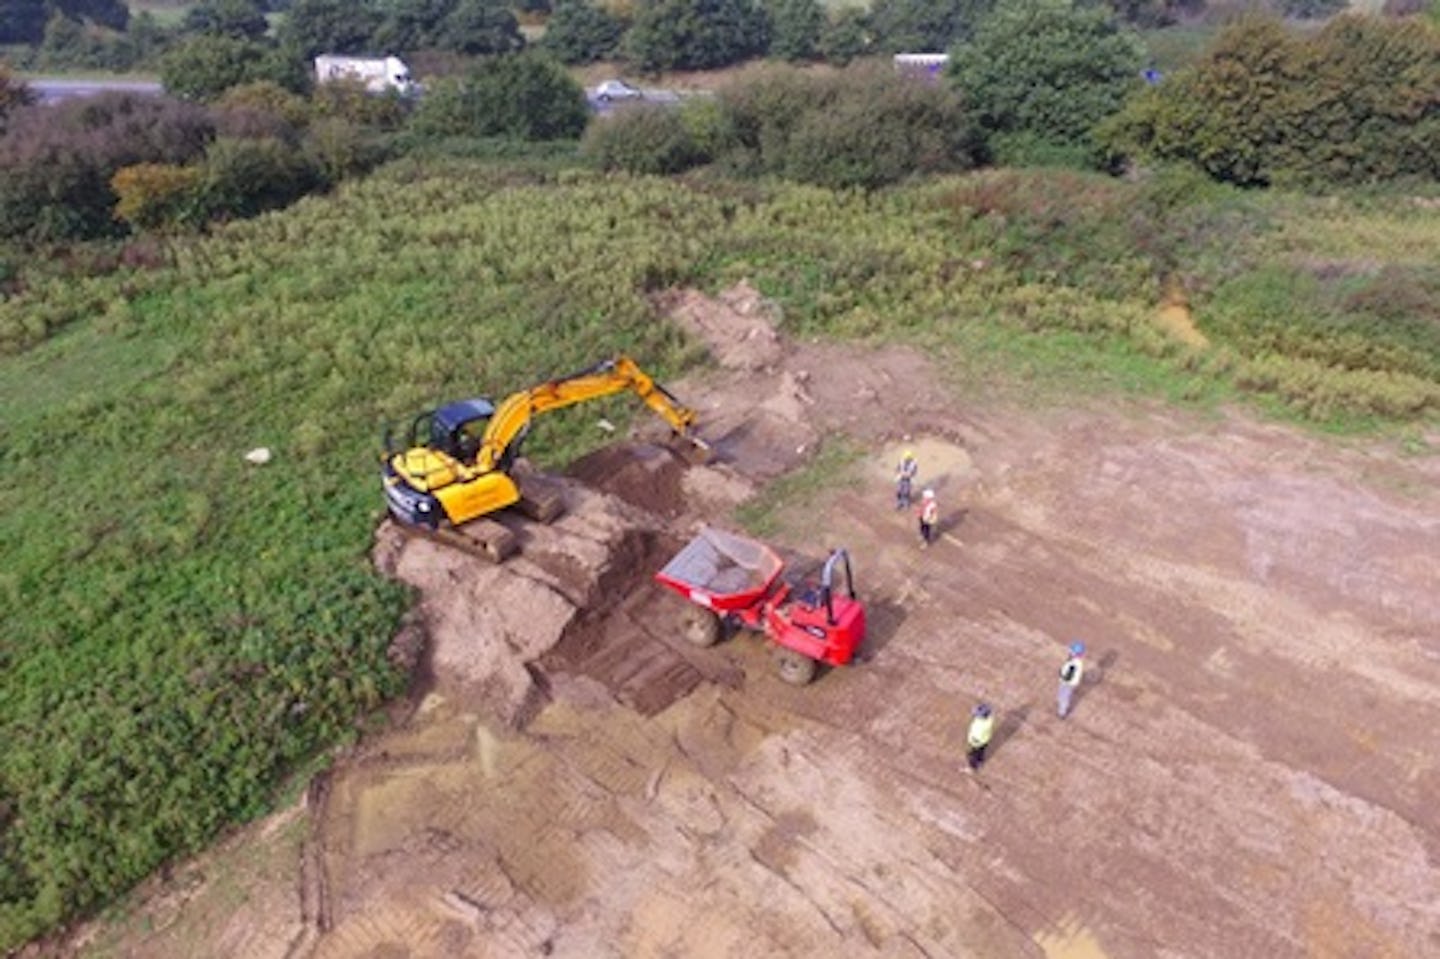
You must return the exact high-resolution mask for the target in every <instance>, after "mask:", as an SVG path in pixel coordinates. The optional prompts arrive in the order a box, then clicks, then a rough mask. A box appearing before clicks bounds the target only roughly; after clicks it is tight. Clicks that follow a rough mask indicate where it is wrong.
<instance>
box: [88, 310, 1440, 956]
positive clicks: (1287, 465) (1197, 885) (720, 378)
mask: <svg viewBox="0 0 1440 959" xmlns="http://www.w3.org/2000/svg"><path fill="white" fill-rule="evenodd" d="M737 295H741V294H737ZM745 295H748V294H745ZM679 301H680V302H683V303H684V304H688V306H686V308H687V309H689V310H691V311H692V312H695V311H696V310H697V309H700V307H702V306H703V305H704V302H705V301H704V300H703V298H700V297H699V296H698V294H686V295H685V296H683V297H680V298H679ZM710 308H711V309H713V310H714V311H715V312H716V313H720V314H728V313H732V312H737V308H736V307H735V306H734V304H732V303H725V302H721V303H716V304H711V307H710ZM700 312H702V313H703V312H704V310H703V309H702V310H700ZM742 315H743V314H742ZM751 318H752V319H753V316H752V317H751ZM732 327H734V329H738V328H739V327H738V326H736V325H735V324H734V321H733V318H727V317H721V318H720V319H717V320H713V321H711V320H709V319H707V320H706V322H705V323H701V324H699V325H698V326H697V327H695V328H696V329H708V330H711V331H718V332H713V335H715V336H717V338H718V339H717V342H720V343H722V344H723V343H724V342H725V340H724V335H723V334H724V331H725V330H727V329H731V328H732ZM774 342H775V343H776V344H778V347H779V353H778V359H775V360H774V361H773V362H774V364H775V367H774V369H773V370H772V369H769V368H768V367H767V366H765V365H764V364H763V363H759V362H757V361H754V360H753V359H751V358H749V355H748V354H746V355H745V358H744V359H743V362H742V361H735V362H733V363H732V365H731V366H729V367H722V368H721V369H719V370H717V371H711V372H710V373H708V374H707V375H705V376H701V377H697V378H696V379H695V380H694V381H693V382H690V383H681V384H676V389H677V392H678V393H679V394H680V395H681V396H682V397H683V398H684V399H686V400H687V401H688V402H691V403H694V404H695V405H697V406H698V407H699V408H700V409H701V411H702V416H703V420H702V424H703V426H702V429H703V432H704V433H705V435H706V436H707V437H708V438H711V439H712V440H717V441H718V442H717V444H716V445H717V448H718V449H719V450H720V451H721V460H722V461H721V462H720V463H719V464H718V465H716V466H713V467H708V468H705V469H703V470H695V469H691V470H686V471H684V472H682V473H681V474H680V475H679V477H678V482H677V480H676V478H675V477H674V476H672V475H671V474H670V472H669V471H670V470H671V467H670V466H669V465H664V466H657V465H656V462H658V461H651V460H647V456H648V454H646V453H644V452H643V451H640V452H637V451H635V450H631V451H630V452H625V453H616V452H610V453H605V454H601V455H597V457H596V458H595V459H594V460H592V461H591V462H590V463H588V464H584V465H581V466H580V467H579V469H578V472H579V473H580V474H582V475H583V476H584V477H585V480H586V482H585V483H580V482H577V481H574V480H571V481H569V485H567V486H566V490H567V499H569V500H571V502H570V512H569V513H567V516H566V517H565V518H564V519H562V520H561V521H559V522H558V523H556V524H555V526H553V527H544V528H539V529H529V528H526V529H525V530H523V531H522V532H523V534H524V536H525V537H526V542H525V544H524V546H523V549H524V552H523V554H522V556H521V557H520V558H519V559H517V560H515V561H514V562H513V563H510V564H507V565H506V566H504V567H501V568H499V569H498V570H497V569H495V568H493V567H492V568H489V569H488V570H487V569H486V568H483V567H481V566H478V565H473V564H471V563H470V561H468V560H466V559H464V558H460V559H454V558H447V557H441V556H434V555H428V554H427V553H426V552H425V551H424V550H417V549H416V548H415V545H414V544H410V543H407V544H402V545H401V546H400V547H399V548H398V551H394V550H392V551H391V552H390V553H388V554H387V553H386V548H385V547H384V544H383V543H382V544H381V548H380V549H377V554H383V555H377V561H378V560H385V561H387V562H389V563H390V564H391V565H390V568H393V569H395V570H396V571H397V574H398V575H401V576H403V577H406V578H407V581H411V582H415V583H416V584H417V585H418V586H420V588H421V590H422V596H423V599H422V603H421V607H420V611H419V612H420V615H419V621H420V622H421V623H422V624H423V625H424V627H425V628H426V630H427V632H428V635H429V637H430V644H431V646H430V649H429V651H428V656H429V657H430V659H431V663H432V669H433V671H434V674H435V675H434V687H433V689H432V690H431V693H430V695H428V696H426V697H424V698H423V700H422V701H421V702H420V704H419V705H418V706H417V707H416V709H415V711H414V714H413V716H411V717H410V718H409V719H408V721H407V722H404V723H402V724H400V725H399V726H398V728H395V729H392V730H390V731H387V732H384V733H381V734H377V735H374V736H372V737H369V738H367V740H366V742H365V743H364V744H363V745H362V747H361V748H360V749H358V750H357V751H356V753H355V754H354V755H353V756H351V757H349V758H348V759H345V760H343V761H340V762H338V763H337V764H336V766H335V769H334V771H333V773H332V774H331V776H330V777H329V779H328V780H327V784H328V785H327V790H326V791H325V792H324V793H323V794H322V795H319V796H318V797H317V799H316V803H315V805H316V809H315V814H314V818H313V823H314V826H313V828H314V833H313V836H312V839H311V842H310V844H309V849H310V850H311V856H310V859H308V860H307V861H314V862H317V863H318V864H319V865H318V866H317V869H316V874H318V875H319V877H320V879H321V880H323V881H322V882H321V883H320V884H319V890H320V892H319V893H318V894H317V897H316V898H317V901H320V902H323V903H324V904H326V905H325V907H324V908H323V909H318V910H317V909H309V908H307V909H305V910H304V911H303V912H302V911H301V910H299V908H298V907H297V908H292V909H290V910H288V912H287V911H285V910H275V918H273V919H270V918H267V916H265V915H256V914H255V910H252V911H251V912H250V913H247V914H246V915H247V916H250V917H251V919H250V921H252V922H254V923H256V924H258V926H259V927H261V928H258V929H257V931H256V932H255V933H254V935H255V938H254V939H253V942H254V943H259V944H262V945H256V946H255V947H254V948H253V949H251V948H249V947H248V946H247V947H245V948H246V951H245V953H244V954H247V955H274V956H277V957H279V956H285V955H291V956H315V957H329V956H344V957H374V956H382V955H396V956H399V955H408V956H416V957H419V956H437V957H438V956H445V957H451V956H460V957H465V956H475V957H481V956H536V955H549V956H560V957H577V959H579V957H584V959H592V957H610V956H614V957H627V959H628V957H660V956H729V955H745V956H749V955H766V956H772V955H773V956H793V957H810V956H815V957H828V956H841V955H843V956H851V955H855V956H868V955H879V956H897V957H899V956H903V957H911V956H914V957H920V956H946V957H968V956H976V957H982V956H983V957H987V959H990V957H1000V956H1003V957H1009V956H1030V957H1040V956H1049V957H1069V959H1095V957H1109V959H1130V957H1134V959H1151V957H1154V956H1157V955H1172V956H1186V957H1189V956H1195V957H1200V956H1206V957H1208V956H1266V957H1279V959H1289V957H1295V959H1301V957H1304V959H1310V957H1316V956H1331V955H1334V956H1342V955H1343V956H1362V955H1363V956H1407V957H1408V956H1422V955H1435V954H1440V934H1437V932H1436V930H1437V929H1440V898H1437V897H1436V895H1435V890H1436V889H1437V888H1440V812H1437V809H1436V807H1435V804H1434V802H1433V797H1434V796H1435V794H1436V792H1437V790H1440V760H1437V758H1436V755H1435V750H1434V730H1435V729H1436V728H1440V641H1437V638H1436V637H1437V636H1440V564H1437V563H1436V562H1435V561H1434V558H1435V557H1436V556H1437V555H1440V518H1437V517H1440V492H1437V490H1440V462H1437V461H1436V460H1435V459H1418V458H1411V459H1400V458H1398V457H1396V456H1394V455H1392V454H1391V453H1388V452H1386V451H1385V450H1383V449H1379V448H1376V447H1373V446H1369V445H1355V446H1352V447H1346V446H1343V445H1340V444H1336V443H1333V442H1329V441H1322V440H1319V439H1313V438H1310V437H1307V436H1302V435H1298V434H1296V433H1294V432H1292V431H1290V430H1288V429H1285V428H1282V427H1277V426H1271V425H1265V424H1257V423H1255V422H1252V421H1250V420H1248V419H1246V418H1243V417H1238V416H1228V417H1222V418H1219V419H1213V420H1200V419H1197V418H1194V417H1190V416H1187V415H1183V414H1176V413H1174V412H1172V411H1168V410H1164V409H1159V408H1147V407H1133V406H1132V407H1129V408H1124V409H1118V408H1117V409H1107V410H1101V411H1098V412H1091V411H1083V410H1066V411H1057V412H1053V413H1049V414H1035V413H1033V412H1026V411H1015V410H1009V409H1004V408H999V407H995V406H984V407H979V408H966V409H962V408H958V407H957V405H956V403H955V401H954V400H953V399H952V398H951V397H949V396H947V395H946V394H945V393H944V392H943V391H941V390H939V388H938V387H937V386H936V385H935V376H934V374H933V371H932V370H931V369H930V367H929V365H928V364H927V362H926V361H925V359H924V358H923V357H920V356H917V355H915V354H913V353H911V352H908V351H904V350H894V349H879V348H864V349H861V348H849V347H834V346H820V345H811V344H795V343H787V342H785V341H784V340H779V339H777V340H775V341H774ZM741 345H745V341H742V343H741ZM841 432H843V433H845V434H847V435H849V436H850V437H852V438H853V439H854V440H856V441H857V442H859V443H860V444H862V446H863V447H864V448H866V449H868V450H873V451H874V456H873V457H872V458H871V460H870V462H869V463H867V464H866V468H865V470H863V471H862V473H863V476H864V478H865V482H864V483H863V485H862V486H860V487H858V488H846V489H840V490H835V491H833V492H831V493H830V494H828V495H827V496H825V497H822V498H821V499H820V500H819V501H818V502H815V503H812V504H811V505H809V506H807V508H806V511H805V515H804V517H803V523H802V524H800V525H799V526H798V527H797V528H799V529H801V530H803V535H802V536H800V537H797V541H795V542H793V543H784V544H778V545H781V546H788V547H793V548H794V549H795V550H797V551H798V552H800V553H802V554H807V555H811V556H814V555H816V554H818V553H820V552H821V551H822V550H823V549H824V547H826V546H828V545H832V544H835V543H843V544H845V545H846V546H848V547H849V548H850V550H851V553H852V555H853V557H854V559H855V568H856V573H857V578H858V581H859V585H860V588H861V591H862V595H863V596H864V598H865V599H866V601H867V603H868V604H869V605H870V609H871V613H872V616H871V635H870V637H869V641H868V643H867V648H866V651H865V655H864V657H863V661H862V662H861V663H859V664H857V665H855V666H852V667H848V668H844V669H836V670H830V671H828V672H826V673H825V674H824V675H822V676H821V677H820V679H819V680H818V681H817V682H816V683H815V684H814V685H812V686H810V687H807V688H804V689H794V688H791V687H788V686H785V685H783V684H782V683H780V682H779V680H778V679H777V678H776V677H775V676H774V673H773V664H772V663H771V662H770V658H769V653H768V651H767V649H766V648H765V645H764V644H763V643H761V642H759V641H757V640H755V639H754V638H752V637H735V638H733V639H730V640H728V641H726V642H723V643H721V644H720V645H719V646H717V647H715V648H713V649H709V650H686V649H684V648H682V647H677V646H676V645H675V644H674V637H673V635H672V631H673V625H672V624H673V616H674V614H675V612H676V611H677V610H678V609H679V608H680V607H678V606H676V605H674V604H676V603H678V602H679V600H678V599H676V598H675V597H672V596H670V595H669V594H668V593H665V592H663V591H661V590H660V589H658V588H657V587H655V586H654V585H653V584H652V583H651V582H650V580H649V577H650V575H651V574H652V573H653V572H654V569H655V568H657V564H658V563H659V562H660V561H661V560H662V559H663V557H665V556H666V555H667V554H668V551H669V550H670V549H672V548H673V547H674V546H676V545H678V543H679V542H681V541H683V540H684V539H685V538H686V537H688V535H689V531H690V525H691V524H692V523H693V522H694V521H695V520H697V519H701V518H715V517H718V516H723V515H724V514H723V510H724V509H727V508H728V506H726V505H725V504H727V503H733V502H734V501H735V500H736V499H737V498H738V497H740V496H743V495H744V493H745V492H746V491H748V490H749V489H751V488H754V486H755V485H757V484H759V483H761V482H763V481H764V480H765V479H766V478H768V477H770V476H773V475H775V473H776V472H777V471H780V470H783V469H787V468H789V467H790V466H792V465H794V464H795V463H797V462H801V461H803V460H804V458H805V457H806V455H807V454H808V451H809V450H812V449H813V448H814V444H815V443H816V442H817V441H818V440H819V439H820V438H821V437H827V436H831V435H833V434H835V433H841ZM906 434H909V436H910V438H909V439H908V440H906V439H904V437H905V436H906ZM902 444H904V445H913V446H915V447H916V448H917V452H919V454H920V466H921V474H922V475H921V482H922V484H924V483H930V484H934V485H936V486H937V487H938V488H939V489H940V492H941V497H942V499H941V503H942V509H943V519H942V529H943V535H942V537H941V540H940V542H939V543H938V544H937V545H936V546H935V547H933V548H931V549H930V550H928V551H921V550H920V549H919V548H918V545H917V540H916V536H915V531H914V529H913V525H912V524H913V520H912V518H911V517H909V516H906V515H903V514H898V513H897V512H896V511H895V510H894V509H893V506H892V504H891V486H890V474H889V471H890V469H891V468H892V467H893V463H894V458H895V455H896V453H897V451H898V449H899V447H900V446H901V445H902ZM627 471H633V472H627ZM612 481H613V483H614V484H615V485H613V486H611V487H610V488H612V489H613V492H614V493H615V494H617V495H610V494H607V493H604V492H600V491H597V490H596V489H594V488H592V486H591V485H590V484H592V483H593V484H595V485H598V486H600V487H601V488H606V487H607V484H608V483H611V482H612ZM636 483H639V484H642V485H644V487H645V491H644V492H636V491H635V490H634V489H633V488H632V485H633V484H636ZM677 490H678V492H677ZM696 491H704V492H705V493H706V495H704V496H700V495H694V493H695V492H696ZM622 497H623V498H622ZM650 507H653V508H650ZM382 540H383V534H382ZM1077 637H1078V638H1084V639H1085V640H1086V641H1087V642H1088V643H1089V645H1090V650H1091V653H1090V658H1091V667H1090V670H1089V673H1088V675H1089V680H1088V681H1087V683H1086V684H1085V685H1084V686H1083V687H1082V689H1081V694H1080V697H1079V701H1078V704H1077V706H1076V709H1075V712H1074V713H1073V714H1072V715H1071V716H1070V717H1069V718H1068V719H1066V720H1063V721H1062V720H1060V719H1059V718H1058V717H1056V715H1055V713H1054V706H1053V702H1054V700H1053V697H1054V695H1055V671H1056V669H1057V668H1058V666H1059V662H1060V660H1061V659H1062V658H1063V650H1064V644H1065V643H1067V642H1068V641H1069V640H1070V639H1072V638H1077ZM497 677H498V678H497ZM982 698H983V699H985V700H987V701H989V702H991V703H992V704H994V705H995V707H996V708H997V711H998V715H999V725H998V731H997V734H996V738H995V741H994V744H993V747H992V751H991V756H990V759H989V761H988V762H987V764H986V766H985V768H984V769H983V770H982V771H981V773H979V774H978V775H972V774H970V773H968V772H966V771H965V770H964V768H963V740H964V732H965V724H966V715H967V713H968V710H969V709H970V707H971V705H973V703H974V702H975V701H976V700H978V699H982ZM219 885H220V884H219V883H213V884H212V885H211V887H210V888H212V889H213V888H217V887H218V886H219ZM297 885H298V884H297V883H295V882H294V881H293V879H292V880H291V881H289V882H288V884H287V885H285V886H284V887H283V888H284V889H285V890H286V892H287V893H288V894H290V895H293V894H294V890H295V889H296V887H297ZM245 888H247V889H253V891H254V893H255V895H256V897H257V898H256V901H264V900H263V895H262V892H261V890H262V889H264V888H269V887H266V886H264V884H263V882H262V881H261V880H258V879H257V880H255V883H254V884H252V885H248V886H246V887H245ZM205 908H210V909H211V910H212V913H211V914H213V911H214V907H213V906H211V907H205V906H202V905H201V904H200V900H199V899H197V900H196V901H195V902H194V903H192V904H190V905H187V906H186V911H187V914H188V913H190V912H192V911H193V910H196V909H205ZM297 912H301V914H302V915H304V916H305V917H307V928H309V929H310V930H312V934H311V938H309V939H306V940H303V941H301V943H300V945H299V946H298V947H293V951H290V952H286V951H284V950H281V949H280V948H279V947H278V946H277V947H275V948H270V946H268V945H263V944H269V943H272V942H273V943H281V942H289V941H291V939H289V938H287V937H286V936H285V935H283V933H284V932H286V931H292V932H293V916H294V915H295V914H296V913H297ZM267 924H268V925H267ZM266 930H268V931H266ZM129 942H131V943H136V942H138V943H140V944H141V945H139V946H136V947H133V948H132V947H128V946H122V947H118V948H117V950H116V951H114V952H112V954H125V955H142V954H143V955H155V956H181V955H185V956H188V955H221V954H227V952H226V949H227V948H228V946H227V945H226V944H228V943H229V942H230V940H226V939H223V938H218V937H217V938H208V939H204V940H191V941H189V942H187V943H186V946H188V949H189V951H184V949H183V948H182V947H181V946H179V945H176V944H175V943H173V942H171V941H169V940H164V939H163V938H160V937H152V938H150V939H145V938H137V939H131V940H129ZM152 947H153V948H152ZM127 950H128V951H127ZM231 954H239V953H231Z"/></svg>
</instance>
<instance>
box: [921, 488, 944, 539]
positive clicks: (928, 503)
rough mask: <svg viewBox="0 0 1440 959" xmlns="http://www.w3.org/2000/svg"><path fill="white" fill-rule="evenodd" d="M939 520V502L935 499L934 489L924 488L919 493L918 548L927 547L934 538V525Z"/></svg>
mask: <svg viewBox="0 0 1440 959" xmlns="http://www.w3.org/2000/svg"><path fill="white" fill-rule="evenodd" d="M939 522H940V504H939V503H937V502H936V501H935V491H934V490H933V489H926V490H925V492H923V493H921V494H920V548H921V549H929V548H930V544H931V542H933V541H934V539H935V525H936V524H937V523H939Z"/></svg>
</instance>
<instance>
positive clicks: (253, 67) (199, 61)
mask: <svg viewBox="0 0 1440 959" xmlns="http://www.w3.org/2000/svg"><path fill="white" fill-rule="evenodd" d="M260 81H268V82H270V83H273V84H275V85H277V86H281V87H284V88H286V89H288V90H294V91H302V90H304V89H305V88H306V86H307V84H308V83H309V75H308V73H307V72H306V70H305V68H304V64H303V63H301V62H300V60H299V59H297V58H296V57H294V56H292V55H290V54H289V53H286V52H284V51H281V50H277V49H275V48H274V47H271V46H269V45H267V44H264V43H260V42H257V41H254V40H241V39H236V38H235V37H227V36H211V35H206V36H199V37H195V38H194V39H192V40H189V41H187V42H185V43H183V44H181V45H180V46H178V47H175V48H174V49H172V50H170V51H169V52H167V53H166V54H165V55H164V56H163V57H162V58H161V59H160V82H161V83H162V84H164V86H165V89H166V90H168V91H169V92H170V93H173V94H175V95H176V96H179V97H184V98H185V99H187V100H201V101H205V100H213V99H215V98H216V97H218V96H220V94H222V93H224V92H225V91H226V90H228V89H230V88H231V87H235V86H240V85H241V84H251V83H256V82H260Z"/></svg>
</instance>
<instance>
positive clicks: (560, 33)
mask: <svg viewBox="0 0 1440 959" xmlns="http://www.w3.org/2000/svg"><path fill="white" fill-rule="evenodd" d="M625 26H626V24H625V22H624V21H623V20H621V19H620V18H619V17H617V16H615V15H614V14H612V13H611V12H610V11H608V10H606V9H605V8H604V7H601V6H598V5H596V4H593V3H591V2H590V0H559V2H558V3H556V4H555V11H554V12H553V13H551V14H550V19H549V21H547V23H546V24H545V36H544V37H542V38H541V40H540V44H541V46H542V47H544V49H546V50H547V51H549V52H550V53H553V54H555V56H556V57H557V58H559V59H560V61H561V62H562V63H570V64H579V63H593V62H595V61H596V60H604V59H606V58H608V57H611V56H614V54H615V52H616V50H618V49H619V47H620V38H621V37H622V36H624V34H625Z"/></svg>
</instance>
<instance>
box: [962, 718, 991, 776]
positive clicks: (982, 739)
mask: <svg viewBox="0 0 1440 959" xmlns="http://www.w3.org/2000/svg"><path fill="white" fill-rule="evenodd" d="M994 732H995V713H994V711H993V710H991V709H990V706H989V704H987V703H981V704H980V705H978V706H976V707H975V709H974V710H973V711H972V712H971V719H970V731H969V733H967V734H966V736H965V745H966V746H968V747H969V749H968V750H967V751H966V753H965V761H966V762H968V763H969V764H970V769H971V770H972V771H974V770H978V769H979V768H980V766H981V765H982V764H984V762H985V747H986V746H988V745H990V737H991V736H992V735H993V734H994Z"/></svg>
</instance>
